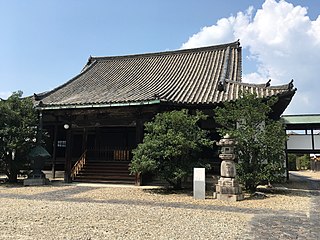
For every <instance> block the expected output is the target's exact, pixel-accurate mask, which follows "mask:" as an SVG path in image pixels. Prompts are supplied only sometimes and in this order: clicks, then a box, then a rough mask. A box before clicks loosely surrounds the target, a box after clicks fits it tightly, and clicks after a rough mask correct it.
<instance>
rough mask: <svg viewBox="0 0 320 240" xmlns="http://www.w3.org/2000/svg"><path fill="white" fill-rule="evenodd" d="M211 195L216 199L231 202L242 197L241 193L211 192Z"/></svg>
mask: <svg viewBox="0 0 320 240" xmlns="http://www.w3.org/2000/svg"><path fill="white" fill-rule="evenodd" d="M213 197H214V198H216V199H218V200H224V201H231V202H236V201H241V200H243V199H244V196H243V194H237V195H235V194H221V193H216V192H215V193H213Z"/></svg>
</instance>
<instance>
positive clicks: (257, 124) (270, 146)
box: [215, 93, 286, 192]
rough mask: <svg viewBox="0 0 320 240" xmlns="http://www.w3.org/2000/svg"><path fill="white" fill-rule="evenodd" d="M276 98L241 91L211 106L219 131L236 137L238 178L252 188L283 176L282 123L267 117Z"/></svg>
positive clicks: (283, 133)
mask: <svg viewBox="0 0 320 240" xmlns="http://www.w3.org/2000/svg"><path fill="white" fill-rule="evenodd" d="M276 101H277V99H276V98H270V99H268V100H266V99H261V98H257V97H256V95H254V94H249V93H244V94H242V96H241V98H240V99H238V100H237V101H235V102H227V103H225V104H224V105H223V106H222V107H218V108H217V109H215V120H216V122H217V123H218V124H219V125H220V128H219V129H218V132H219V133H220V135H221V136H223V135H225V134H227V133H228V134H229V135H231V136H232V137H234V138H235V139H236V140H237V145H236V153H237V158H238V163H237V165H236V166H237V174H238V178H239V180H240V182H241V183H242V184H243V185H244V187H245V188H246V189H247V190H249V191H252V192H253V191H255V190H256V187H257V186H258V185H259V184H261V183H263V182H266V181H267V182H268V183H271V182H275V181H279V180H280V179H282V178H283V173H284V160H285V154H284V146H285V141H286V135H285V130H284V124H283V123H282V122H281V121H280V120H278V121H276V120H273V119H271V118H270V114H271V112H272V109H271V107H272V106H273V105H274V104H275V102H276Z"/></svg>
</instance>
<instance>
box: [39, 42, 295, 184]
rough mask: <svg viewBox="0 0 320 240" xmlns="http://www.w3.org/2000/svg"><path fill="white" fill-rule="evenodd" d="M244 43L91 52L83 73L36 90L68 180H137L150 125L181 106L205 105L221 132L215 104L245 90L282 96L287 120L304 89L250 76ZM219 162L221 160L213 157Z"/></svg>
mask: <svg viewBox="0 0 320 240" xmlns="http://www.w3.org/2000/svg"><path fill="white" fill-rule="evenodd" d="M241 78H242V57H241V46H240V43H239V41H236V42H232V43H228V44H223V45H216V46H209V47H202V48H195V49H186V50H177V51H166V52H157V53H146V54H137V55H127V56H111V57H90V58H89V59H88V62H87V63H86V64H85V66H84V67H83V69H82V71H81V72H80V73H79V74H78V75H77V76H75V77H74V78H72V79H71V80H69V81H68V82H66V83H65V84H63V85H61V86H58V87H57V88H55V89H53V90H51V91H48V92H45V93H41V94H35V95H34V97H35V104H36V108H37V109H38V111H39V113H40V115H41V116H42V121H43V126H44V128H45V129H46V130H47V132H48V135H49V138H48V139H47V140H46V141H47V148H48V150H49V152H50V154H51V155H52V156H53V159H52V168H53V170H54V169H58V168H62V169H64V170H65V181H67V182H70V181H72V180H74V181H96V182H103V181H105V182H112V181H117V182H124V181H127V182H128V181H129V182H130V181H132V183H133V182H134V176H131V175H129V171H128V164H130V160H131V158H132V155H131V150H132V149H134V148H135V147H136V146H137V144H138V143H140V142H142V139H143V134H144V132H143V131H144V127H143V126H144V123H145V122H146V121H150V120H151V119H152V118H153V117H154V116H155V115H156V114H157V113H159V112H164V111H170V110H174V109H178V110H179V109H189V111H190V112H193V111H195V110H202V111H203V112H204V113H205V114H207V115H209V116H210V117H209V119H208V120H207V121H206V122H203V123H201V127H203V128H205V129H208V130H210V131H211V132H212V137H213V138H214V136H215V124H214V120H213V109H214V108H215V107H216V106H218V105H220V104H221V103H223V102H225V101H234V100H236V99H237V98H239V96H240V94H241V92H244V91H248V92H251V93H255V94H256V95H257V96H258V97H261V98H268V97H271V96H277V97H278V102H277V103H276V104H275V105H274V106H273V113H272V114H273V116H272V117H274V118H279V117H280V115H281V114H282V113H283V112H284V110H285V109H286V107H287V106H288V104H289V103H290V101H291V99H292V97H293V95H294V94H295V91H296V89H295V88H294V87H293V84H292V82H290V83H289V84H286V85H281V86H271V85H270V82H267V81H266V84H249V83H244V82H242V79H241ZM212 161H214V159H213V160H212Z"/></svg>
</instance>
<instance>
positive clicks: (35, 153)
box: [23, 145, 51, 186]
mask: <svg viewBox="0 0 320 240" xmlns="http://www.w3.org/2000/svg"><path fill="white" fill-rule="evenodd" d="M50 157H51V155H50V154H49V153H48V152H47V150H46V149H44V148H43V147H42V146H40V145H37V146H35V147H34V148H32V149H31V151H30V153H29V158H30V160H31V168H32V172H31V173H30V174H29V175H28V178H27V179H25V180H24V182H23V185H25V186H35V185H45V184H46V183H47V182H48V179H46V177H45V174H44V173H43V172H42V170H43V168H44V164H45V160H46V159H48V158H50Z"/></svg>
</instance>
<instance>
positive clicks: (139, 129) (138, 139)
mask: <svg viewBox="0 0 320 240" xmlns="http://www.w3.org/2000/svg"><path fill="white" fill-rule="evenodd" d="M143 125H144V122H143V120H142V119H140V118H138V119H137V120H136V144H137V145H138V144H139V143H142V141H143Z"/></svg>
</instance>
